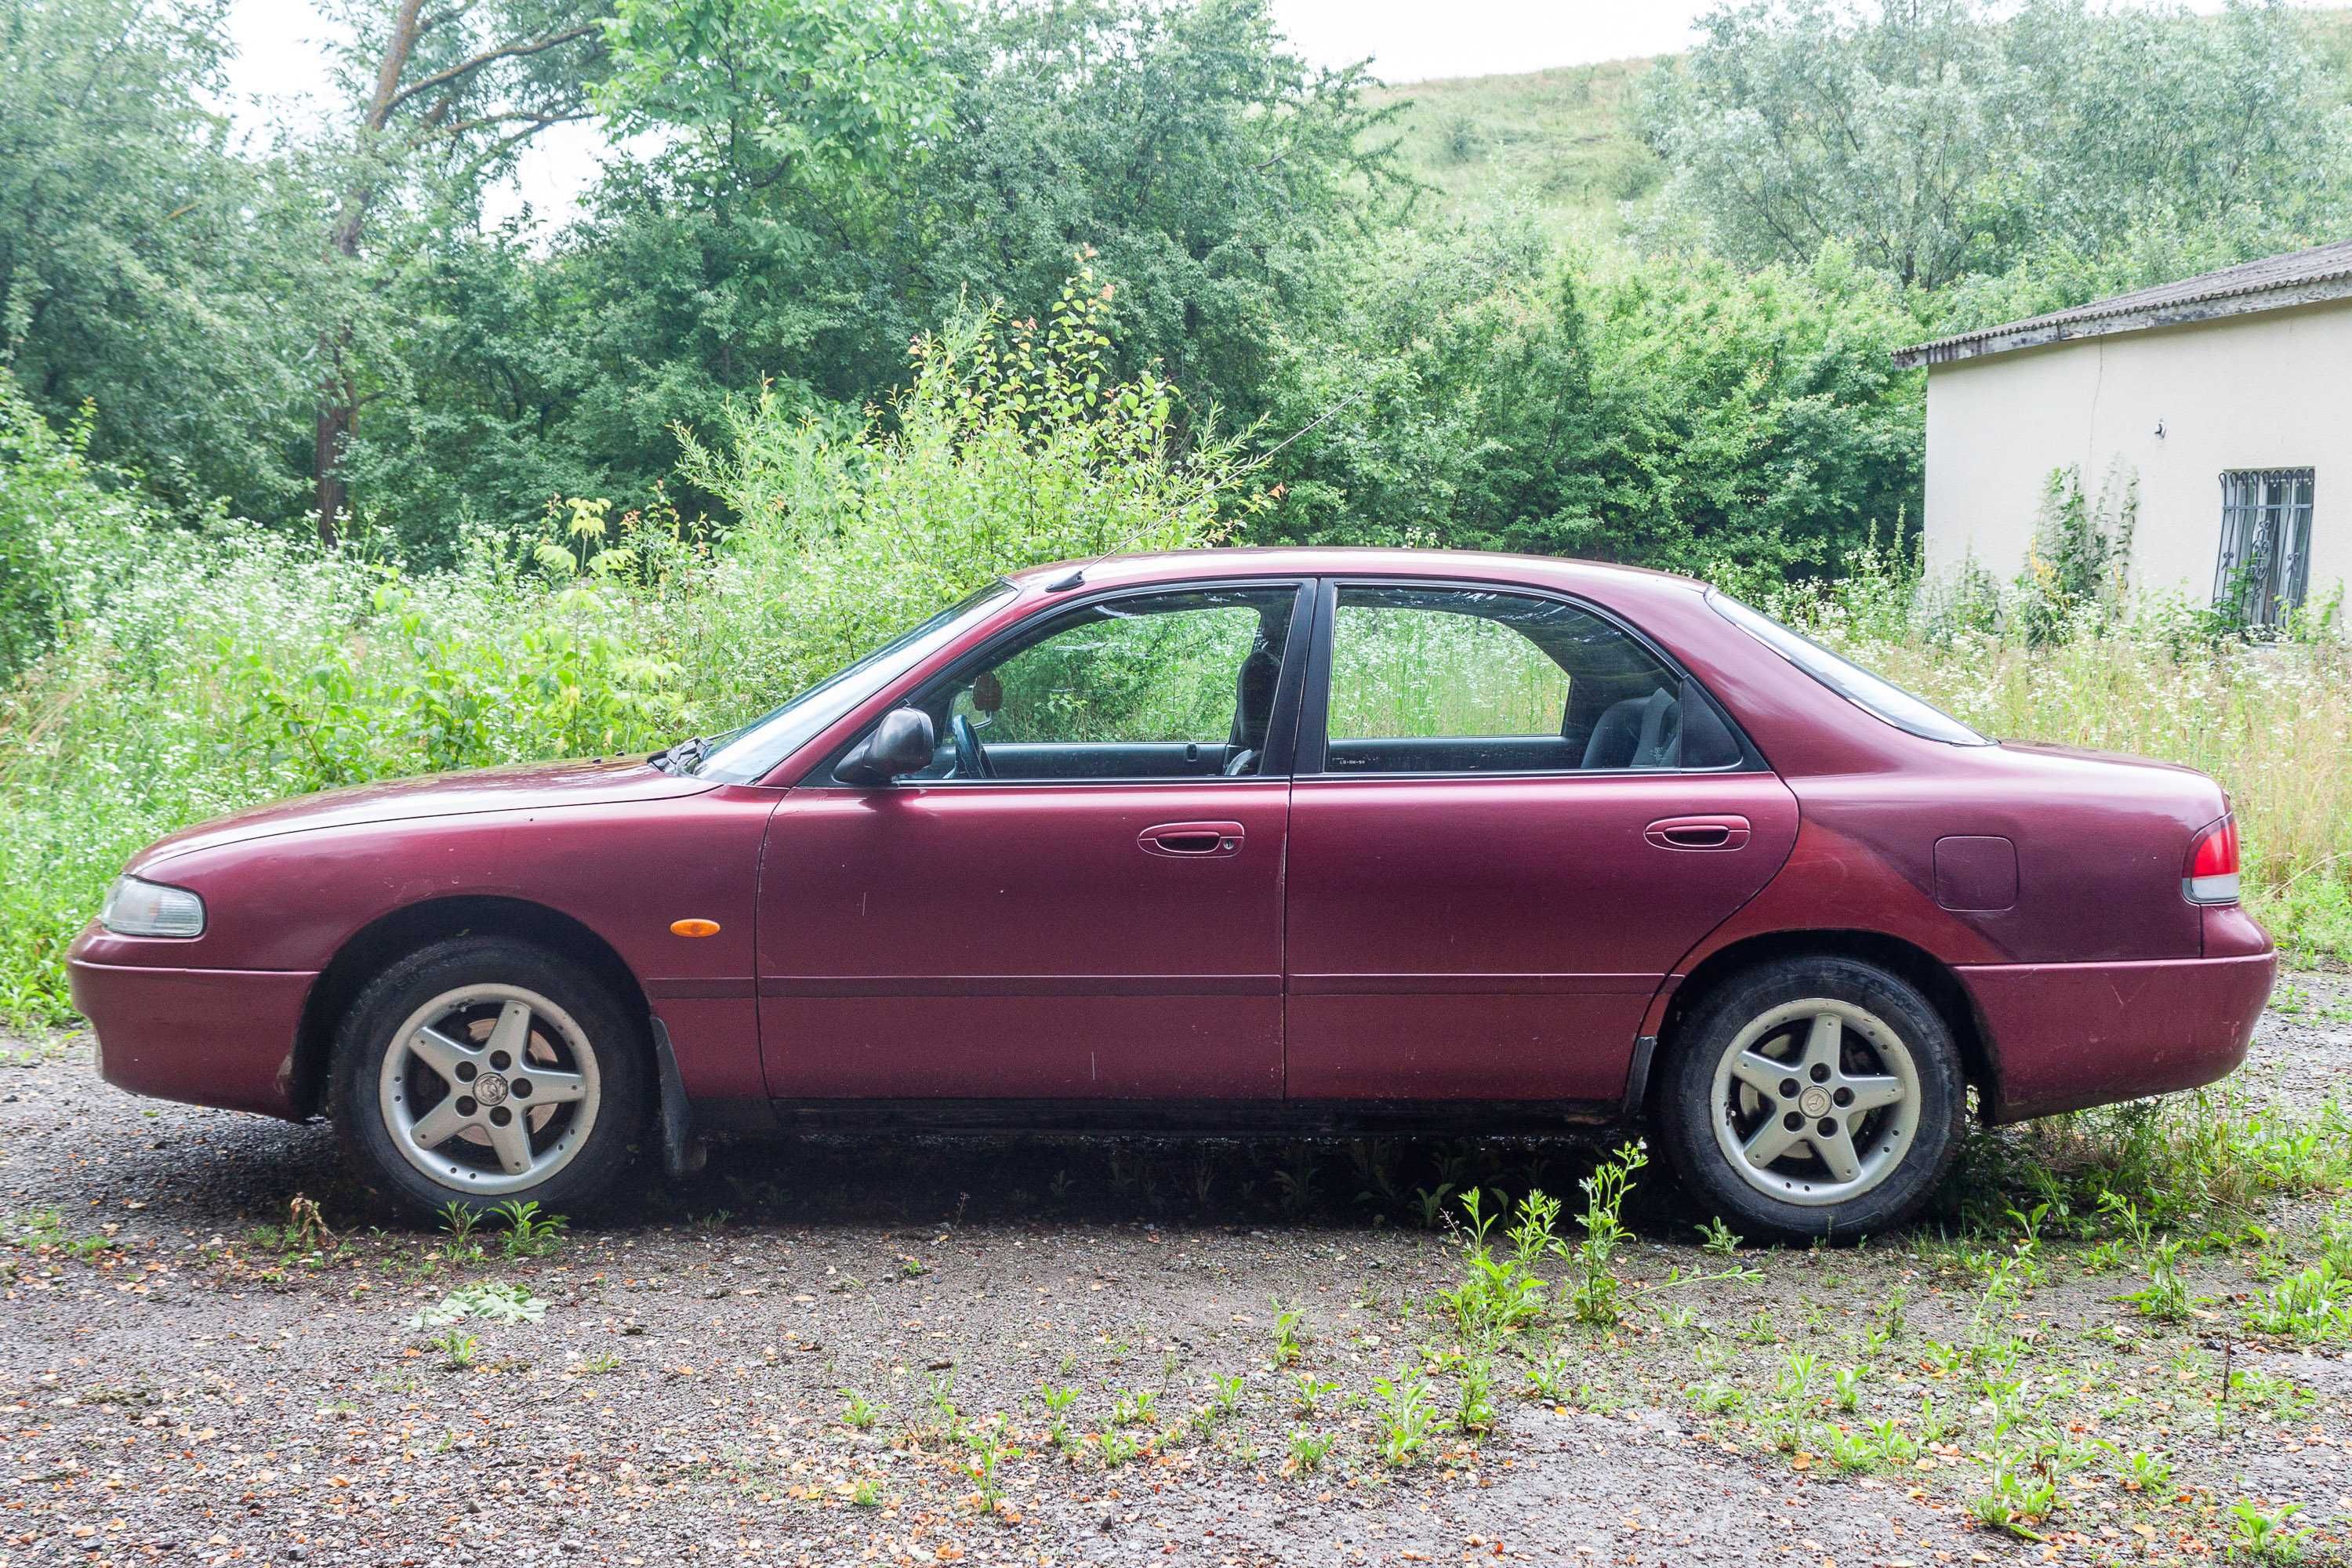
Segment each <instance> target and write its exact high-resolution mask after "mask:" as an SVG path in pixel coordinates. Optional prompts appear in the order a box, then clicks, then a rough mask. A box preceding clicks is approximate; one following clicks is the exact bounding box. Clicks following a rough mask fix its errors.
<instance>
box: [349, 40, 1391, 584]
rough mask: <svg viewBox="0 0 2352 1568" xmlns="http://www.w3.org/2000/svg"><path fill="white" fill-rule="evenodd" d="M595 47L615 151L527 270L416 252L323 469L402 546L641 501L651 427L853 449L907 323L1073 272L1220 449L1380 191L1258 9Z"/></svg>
mask: <svg viewBox="0 0 2352 1568" xmlns="http://www.w3.org/2000/svg"><path fill="white" fill-rule="evenodd" d="M877 18H880V19H879V20H877ZM899 27H903V28H905V29H908V31H907V32H906V33H905V34H904V35H903V36H902V34H901V33H900V32H898V31H895V30H894V29H896V28H899ZM910 39H911V40H913V41H912V42H909V40H910ZM918 46H919V47H918ZM611 48H612V62H613V63H612V70H613V75H612V77H611V79H610V80H609V81H608V82H607V83H606V84H605V85H604V87H602V88H600V89H598V94H597V96H598V101H600V102H601V103H603V104H604V105H605V107H606V108H607V109H608V110H611V111H612V112H613V113H614V115H615V116H616V117H617V119H616V123H617V124H618V125H619V126H620V127H621V128H622V129H623V130H624V131H625V132H632V133H636V134H635V139H634V140H632V141H631V142H628V143H627V145H628V146H629V147H630V148H631V149H632V152H633V155H631V156H628V157H624V158H620V159H616V160H614V163H613V164H612V165H611V166H610V167H609V168H608V170H607V173H606V177H605V178H604V181H603V182H602V184H600V185H599V186H598V188H597V189H596V191H595V192H594V193H593V197H592V199H591V203H590V212H589V216H587V217H586V218H585V219H584V220H583V221H582V222H580V223H578V224H576V225H574V226H572V228H570V229H569V230H568V231H566V232H565V233H564V234H563V235H562V236H561V237H559V239H558V241H557V243H556V244H555V246H554V247H553V250H552V254H551V255H549V256H546V257H544V258H542V257H540V256H537V255H534V254H533V252H532V250H531V247H530V246H528V245H526V244H525V243H523V242H522V240H521V238H520V237H516V236H495V237H488V239H487V240H485V241H484V242H481V243H478V244H472V243H469V244H466V245H459V244H457V243H454V242H452V243H449V244H446V245H443V246H440V247H435V248H433V249H432V250H430V251H428V252H424V253H421V258H420V266H419V267H418V268H416V270H415V274H414V280H415V285H416V286H415V289H414V290H413V291H412V292H411V293H410V294H408V295H406V296H404V300H403V305H402V309H401V310H399V311H398V312H397V313H396V319H394V321H392V322H391V323H390V326H389V327H388V329H387V330H388V331H391V332H393V333H394V334H395V335H396V338H397V342H399V344H400V345H401V353H402V354H403V355H404V356H405V358H406V360H407V361H408V363H410V365H411V367H412V368H411V369H410V370H409V371H408V372H407V374H408V375H409V377H410V384H411V385H413V387H414V389H415V390H414V401H413V402H408V401H404V399H403V398H401V397H387V398H385V399H384V400H383V405H382V406H381V407H380V408H376V409H373V410H372V411H371V413H370V415H369V427H368V428H367V429H366V430H365V431H362V433H361V434H360V435H359V436H358V437H356V438H355V439H353V440H352V442H351V443H350V445H349V447H348V457H347V467H348V469H349V471H350V472H351V473H352V475H353V476H354V477H355V478H356V479H359V480H361V481H362V483H363V487H364V489H365V490H366V493H367V494H368V495H369V496H370V497H372V498H373V499H372V500H371V503H370V504H371V507H372V508H373V509H374V510H378V511H380V512H381V513H382V515H383V516H384V517H386V518H387V519H388V520H390V521H393V522H394V524H395V525H396V526H397V527H398V528H399V529H400V530H401V531H402V532H403V533H404V535H405V536H406V537H409V538H410V539H412V540H413V541H415V542H419V543H420V544H422V543H425V542H430V541H439V542H446V541H447V540H449V539H451V538H453V537H454V536H455V534H456V532H457V527H458V525H459V524H460V523H461V522H462V521H464V520H465V519H466V518H467V517H468V516H474V517H478V518H481V519H484V520H487V521H503V522H518V521H525V520H528V519H530V518H531V517H534V516H536V515H537V514H538V513H539V511H540V510H541V509H542V508H543V507H544V506H545V504H546V502H547V500H548V498H549V497H550V496H551V495H552V494H556V493H559V491H560V492H562V493H594V494H603V495H610V496H613V497H614V498H615V499H616V500H620V501H622V502H623V504H625V505H633V504H640V503H642V502H643V501H644V500H646V497H647V496H648V495H649V493H650V489H651V486H652V485H653V483H654V481H655V480H656V479H658V478H660V477H661V476H663V475H665V474H667V473H668V472H669V470H670V468H671V465H672V464H673V463H674V462H675V460H676V457H677V448H676V445H675V442H674V440H673V438H672V437H671V435H670V427H671V426H673V425H674V424H677V423H681V422H682V423H685V424H688V425H690V426H696V427H702V428H708V427H712V426H716V425H717V424H718V422H719V417H720V410H721V409H722V407H724V406H725V405H726V404H727V402H728V400H729V399H730V397H731V398H735V399H738V400H743V399H748V398H751V397H755V396H758V395H762V394H763V392H764V395H766V396H767V397H768V398H769V399H770V400H771V401H772V403H773V404H774V405H776V406H777V407H779V408H781V409H782V410H784V411H785V412H786V413H787V414H788V415H789V416H790V417H792V418H793V419H799V418H801V417H803V416H817V417H820V418H822V419H824V420H825V421H827V422H828V423H829V424H830V425H831V426H833V427H834V428H835V429H836V430H837V431H839V430H845V429H848V428H851V427H854V426H855V425H856V423H857V415H856V410H858V409H859V408H861V407H863V406H865V405H868V404H871V403H875V402H877V401H878V400H881V399H883V398H885V397H887V395H888V389H889V388H890V387H891V386H892V385H893V384H895V382H896V381H897V380H898V376H899V374H900V372H901V370H902V368H903V365H904V361H905V354H906V348H907V344H908V342H911V341H913V340H914V339H915V338H916V337H918V336H919V335H920V334H921V333H923V332H924V331H929V329H930V326H931V324H932V323H935V322H937V321H942V320H945V319H947V318H949V317H950V316H951V315H953V314H954V313H955V312H956V311H957V310H959V309H960V308H961V306H963V305H965V304H967V303H970V304H977V303H979V302H982V301H986V300H999V299H1002V300H1036V299H1048V298H1052V297H1053V295H1054V294H1055V290H1056V289H1058V288H1059V287H1060V284H1061V281H1062V279H1063V278H1064V277H1065V276H1066V274H1067V273H1068V271H1069V269H1070V268H1071V266H1072V265H1073V258H1074V257H1076V256H1078V255H1080V254H1081V253H1089V252H1090V253H1091V265H1092V266H1093V268H1095V269H1096V271H1097V273H1098V274H1099V275H1100V276H1101V278H1102V279H1103V281H1104V282H1105V283H1107V284H1108V285H1110V286H1111V295H1110V298H1109V299H1108V300H1107V301H1106V305H1107V309H1108V312H1109V319H1110V321H1112V322H1113V323H1114V324H1115V327H1116V336H1117V338H1118V344H1119V351H1118V363H1117V364H1116V365H1115V366H1114V369H1115V371H1116V372H1117V373H1118V374H1134V373H1136V372H1138V371H1139V370H1140V369H1141V368H1143V367H1145V366H1147V365H1153V364H1155V363H1156V364H1157V365H1158V366H1159V369H1160V374H1163V375H1164V376H1166V377H1167V379H1169V380H1170V381H1171V382H1173V383H1175V384H1179V385H1181V387H1182V388H1183V389H1184V392H1185V395H1186V397H1185V406H1186V407H1188V408H1190V409H1192V410H1194V411H1195V412H1196V413H1197V412H1201V411H1205V410H1207V409H1208V408H1210V407H1212V406H1218V405H1222V406H1223V407H1224V408H1225V409H1226V410H1227V411H1228V412H1229V414H1230V416H1231V418H1230V420H1229V423H1231V424H1234V425H1236V426H1245V425H1247V424H1248V423H1249V422H1251V421H1252V420H1254V419H1255V417H1256V416H1258V415H1259V414H1260V413H1262V412H1264V411H1265V408H1266V406H1267V404H1266V398H1267V396H1268V392H1267V379H1268V377H1269V376H1270V375H1271V374H1273V370H1274V367H1275V358H1276V356H1275V353H1274V352H1273V349H1272V344H1273V342H1274V340H1275V338H1276V335H1277V334H1278V333H1279V332H1280V331H1282V329H1283V323H1284V322H1285V321H1286V319H1287V318H1289V317H1290V316H1291V315H1293V314H1294V313H1296V312H1297V311H1300V310H1307V309H1309V308H1311V301H1313V300H1317V299H1318V298H1324V297H1328V296H1336V295H1338V294H1340V293H1343V292H1344V291H1345V289H1346V287H1347V284H1346V280H1345V279H1344V277H1342V276H1341V274H1340V272H1339V267H1340V265H1341V258H1342V255H1343V253H1344V252H1345V251H1346V250H1347V249H1348V247H1349V246H1350V245H1351V244H1352V242H1353V237H1354V236H1355V235H1356V234H1357V233H1358V232H1359V231H1360V230H1361V229H1363V228H1365V227H1367V226H1378V225H1379V224H1380V223H1381V219H1382V216H1384V215H1385V214H1387V213H1389V212H1391V210H1393V209H1394V208H1395V207H1396V206H1398V205H1401V198H1402V195H1405V194H1406V193H1405V192H1404V190H1403V187H1402V186H1401V185H1400V184H1399V183H1398V182H1397V180H1396V179H1395V177H1394V176H1393V175H1392V174H1391V173H1390V171H1389V167H1388V155H1387V154H1386V153H1385V152H1384V151H1383V150H1382V143H1381V139H1380V136H1379V134H1378V131H1379V126H1380V124H1381V117H1380V116H1379V115H1377V114H1376V113H1374V112H1373V111H1372V110H1370V109H1368V108H1367V107H1366V106H1365V105H1364V103H1363V101H1362V98H1361V92H1362V88H1363V85H1364V83H1363V78H1362V76H1361V73H1360V72H1355V71H1336V72H1328V71H1318V70H1315V69H1312V68H1309V67H1307V65H1306V64H1305V63H1304V62H1302V61H1301V60H1299V59H1298V58H1296V57H1295V56H1293V55H1292V54H1290V53H1289V51H1287V50H1286V48H1285V47H1283V46H1282V44H1281V40H1280V38H1279V37H1278V35H1277V34H1276V32H1275V30H1274V27H1273V25H1272V22H1271V20H1270V18H1269V16H1268V13H1267V10H1266V6H1265V4H1264V0H1193V3H1190V4H1181V5H1162V4H1159V3H1157V0H1079V3H1075V4H1069V5H1058V6H1053V7H1043V8H1041V7H1036V6H1032V5H1019V4H1013V3H1011V0H1007V3H1005V4H1003V5H997V6H983V7H980V8H975V9H962V10H946V9H939V10H934V9H931V8H928V7H918V6H912V5H910V6H907V7H902V8H898V9H894V10H890V11H887V12H875V13H870V14H869V13H867V12H866V11H863V10H860V9H859V8H856V7H841V6H823V5H816V4H814V0H810V3H808V4H805V5H803V4H802V0H726V3H725V4H720V3H719V0H693V3H691V4H688V3H685V0H677V3H672V0H657V3H656V0H646V4H643V5H625V6H623V7H622V9H621V12H620V15H619V20H618V21H617V22H616V24H615V26H614V31H613V35H612V43H611ZM780 51H781V52H780ZM794 62H798V63H797V64H795V63H794ZM739 82H740V83H742V84H745V85H742V86H740V87H738V86H736V85H734V84H736V83H739ZM1183 417H1186V416H1183V415H1181V413H1180V415H1179V418H1180V420H1181V419H1182V418H1183ZM677 499H678V500H679V501H680V503H681V504H682V505H684V506H686V507H687V508H688V510H695V509H698V508H704V509H709V510H712V511H714V512H718V513H720V514H721V515H724V514H725V513H726V512H727V511H728V510H730V509H729V508H728V506H727V503H726V501H725V500H724V498H723V497H721V496H719V495H717V494H715V493H713V492H710V491H709V490H706V489H701V488H699V487H698V486H696V485H693V484H691V483H689V484H688V486H687V487H685V488H684V489H682V490H681V492H680V494H679V496H678V498H677Z"/></svg>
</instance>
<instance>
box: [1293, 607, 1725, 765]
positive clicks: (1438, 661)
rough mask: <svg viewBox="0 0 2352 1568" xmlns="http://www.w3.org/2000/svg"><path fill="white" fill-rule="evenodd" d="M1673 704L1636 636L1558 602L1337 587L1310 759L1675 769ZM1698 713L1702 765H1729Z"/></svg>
mask: <svg viewBox="0 0 2352 1568" xmlns="http://www.w3.org/2000/svg"><path fill="white" fill-rule="evenodd" d="M1694 690H1695V689H1694ZM1683 698H1684V683H1683V680H1682V679H1681V677H1680V676H1678V675H1676V674H1675V672H1674V671H1673V670H1671V669H1670V668H1667V667H1666V665H1665V664H1664V662H1663V661H1661V660H1660V659H1659V658H1658V657H1657V656H1656V655H1654V654H1653V653H1652V652H1650V650H1649V649H1648V648H1646V647H1643V645H1642V644H1641V643H1640V642H1639V641H1638V640H1637V639H1635V638H1634V637H1632V636H1631V635H1629V634H1628V633H1626V632H1625V631H1624V630H1623V629H1622V628H1621V627H1619V626H1615V625H1613V624H1612V623H1611V622H1609V621H1606V620H1604V619H1602V618H1601V616H1596V615H1594V614H1592V613H1591V612H1590V611H1588V610H1583V609H1580V608H1578V607H1577V606H1576V605H1570V604H1566V603H1563V602H1561V601H1559V600H1557V599H1545V598H1538V597H1535V596H1533V595H1522V594H1503V593H1494V592H1490V591H1487V590H1484V589H1472V588H1420V587H1370V586H1366V587H1348V588H1341V589H1340V590H1339V596H1338V607H1337V610H1336V613H1335V615H1334V617H1333V621H1332V626H1331V680H1330V690H1329V696H1328V702H1327V705H1326V710H1327V717H1326V721H1325V725H1324V731H1325V735H1326V741H1325V746H1324V763H1323V765H1324V769H1325V771H1326V772H1328V773H1568V772H1577V771H1585V770H1597V771H1607V770H1620V769H1629V768H1675V767H1680V766H1683V765H1684V751H1683V708H1684V700H1683ZM1697 700H1700V701H1704V700H1705V699H1704V698H1699V699H1697ZM1707 720H1708V724H1707V735H1708V744H1709V748H1710V752H1711V753H1719V754H1711V755H1710V757H1709V761H1710V762H1711V763H1714V764H1715V765H1723V764H1725V763H1728V762H1733V761H1737V760H1738V755H1739V752H1738V742H1736V741H1734V740H1732V739H1731V737H1730V735H1729V731H1728V730H1727V728H1725V727H1724V726H1723V725H1722V723H1721V721H1720V720H1719V719H1718V718H1717V717H1716V716H1715V715H1714V714H1713V712H1712V710H1709V712H1708V715H1707Z"/></svg>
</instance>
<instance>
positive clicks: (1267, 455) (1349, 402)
mask: <svg viewBox="0 0 2352 1568" xmlns="http://www.w3.org/2000/svg"><path fill="white" fill-rule="evenodd" d="M1370 390H1371V389H1370V387H1369V386H1360V387H1358V388H1357V389H1356V390H1355V391H1354V392H1352V393H1350V394H1349V395H1347V396H1346V397H1343V398H1341V399H1340V400H1339V402H1337V403H1335V404H1333V405H1331V406H1330V407H1328V408H1327V409H1325V410H1324V411H1323V412H1322V413H1320V414H1318V415H1317V416H1315V417H1314V418H1312V419H1310V420H1308V421H1307V423H1306V424H1304V425H1302V426H1299V427H1298V428H1297V429H1296V430H1293V431H1292V432H1291V433H1290V434H1289V435H1287V436H1286V437H1283V438H1282V439H1281V440H1279V441H1277V442H1276V443H1275V444H1274V445H1273V446H1272V447H1269V448H1267V449H1266V450H1265V451H1264V452H1262V453H1260V454H1258V456H1257V457H1255V458H1252V459H1251V460H1250V462H1249V464H1248V468H1264V467H1265V465H1266V463H1267V462H1268V461H1270V460H1271V459H1272V458H1274V456H1275V454H1276V453H1277V452H1280V451H1281V450H1282V449H1283V448H1284V447H1287V446H1289V445H1290V444H1291V443H1292V442H1293V441H1296V440H1297V439H1298V438H1299V437H1301V436H1304V435H1306V434H1307V432H1308V431H1310V430H1312V429H1314V428H1315V427H1316V426H1319V425H1321V424H1322V423H1323V422H1324V421H1325V420H1327V419H1328V418H1330V417H1331V416H1333V415H1335V414H1338V413H1339V412H1340V411H1342V410H1343V409H1347V408H1349V407H1352V406H1353V405H1356V404H1357V403H1359V402H1360V401H1362V399H1363V397H1364V395H1366V394H1367V393H1368V392H1370ZM1246 471H1247V469H1246V468H1245V469H1244V472H1246ZM1162 521H1166V520H1165V519H1164V518H1155V519H1153V520H1152V521H1150V522H1147V523H1145V524H1144V525H1143V526H1142V527H1141V528H1139V529H1137V530H1136V531H1134V532H1133V533H1130V534H1129V535H1128V536H1127V537H1126V538H1125V539H1122V540H1120V541H1119V542H1118V543H1117V544H1114V545H1112V546H1111V547H1110V548H1109V549H1108V550H1106V551H1104V552H1102V553H1101V554H1100V555H1097V556H1096V557H1094V558H1093V559H1092V560H1090V561H1081V562H1079V563H1077V564H1076V566H1073V567H1071V568H1070V569H1069V570H1068V571H1067V572H1065V573H1063V574H1061V575H1060V576H1059V577H1056V578H1055V579H1054V580H1053V581H1052V582H1050V583H1048V584H1045V592H1047V593H1048V594H1066V593H1068V592H1069V591H1070V590H1071V589H1073V588H1080V587H1084V586H1085V585H1086V581H1087V573H1089V572H1091V571H1093V570H1094V569H1095V568H1096V567H1097V566H1099V565H1101V564H1102V563H1104V562H1106V561H1108V560H1109V559H1110V558H1111V557H1112V556H1114V555H1116V554H1118V552H1120V551H1122V550H1124V549H1126V548H1127V547H1128V546H1129V545H1130V544H1132V543H1134V542H1136V541H1137V540H1139V539H1140V538H1142V537H1143V536H1144V535H1145V534H1147V533H1149V532H1150V531H1152V530H1153V529H1154V528H1157V527H1158V526H1160V523H1161V522H1162Z"/></svg>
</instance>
